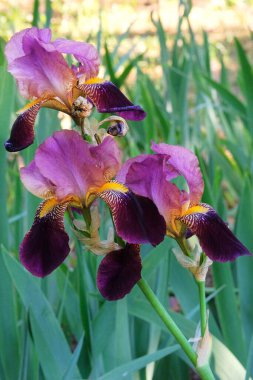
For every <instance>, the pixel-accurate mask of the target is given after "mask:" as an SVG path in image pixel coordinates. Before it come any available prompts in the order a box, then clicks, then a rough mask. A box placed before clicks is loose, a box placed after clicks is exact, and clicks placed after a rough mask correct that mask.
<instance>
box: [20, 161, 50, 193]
mask: <svg viewBox="0 0 253 380" xmlns="http://www.w3.org/2000/svg"><path fill="white" fill-rule="evenodd" d="M20 178H21V181H22V182H23V184H24V186H25V187H26V189H27V190H28V191H30V192H31V193H32V194H34V195H36V196H37V197H39V198H44V199H45V198H46V197H47V195H48V194H50V193H51V194H54V193H55V187H54V186H53V184H52V183H51V182H50V181H49V180H48V179H47V178H45V177H44V176H43V175H42V174H41V173H40V171H39V169H38V167H37V166H36V164H35V161H32V162H31V163H30V164H29V165H27V166H26V167H23V168H21V169H20Z"/></svg>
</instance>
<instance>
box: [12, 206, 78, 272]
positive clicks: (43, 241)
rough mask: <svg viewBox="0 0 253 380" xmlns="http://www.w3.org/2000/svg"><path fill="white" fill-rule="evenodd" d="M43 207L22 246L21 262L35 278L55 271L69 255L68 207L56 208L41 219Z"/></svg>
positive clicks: (37, 213) (20, 252)
mask: <svg viewBox="0 0 253 380" xmlns="http://www.w3.org/2000/svg"><path fill="white" fill-rule="evenodd" d="M42 205H43V203H42V204H41V206H40V207H39V208H38V210H37V212H36V216H35V219H34V223H33V225H32V227H31V229H30V231H29V232H28V233H27V234H26V236H25V237H24V240H23V242H22V244H21V246H20V251H19V254H20V261H21V263H22V264H23V265H24V267H25V268H26V269H27V270H28V271H29V272H31V273H32V274H33V275H34V276H38V277H44V276H47V275H48V274H50V273H51V272H52V271H53V270H55V269H56V268H57V267H58V266H59V265H60V264H61V263H62V262H63V261H64V260H65V258H66V257H67V255H68V253H69V250H70V249H69V244H68V241H69V237H68V235H67V234H66V232H65V230H64V223H63V216H64V211H65V209H66V205H58V206H56V207H55V208H54V209H53V210H52V211H51V212H50V213H48V214H47V215H46V216H44V217H42V218H40V217H39V213H40V209H41V207H42Z"/></svg>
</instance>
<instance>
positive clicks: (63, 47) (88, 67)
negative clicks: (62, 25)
mask: <svg viewBox="0 0 253 380" xmlns="http://www.w3.org/2000/svg"><path fill="white" fill-rule="evenodd" d="M53 45H54V47H55V48H56V50H57V51H59V52H60V53H66V54H72V55H73V56H74V57H75V58H76V60H77V61H78V62H79V63H80V64H81V66H80V67H79V68H78V71H77V72H78V73H80V74H83V75H84V76H85V80H87V79H90V78H92V77H96V76H97V75H98V70H99V64H100V61H99V56H98V51H97V49H96V48H95V46H93V45H91V44H89V43H86V42H76V41H71V40H66V39H64V38H59V39H57V40H55V41H54V42H53Z"/></svg>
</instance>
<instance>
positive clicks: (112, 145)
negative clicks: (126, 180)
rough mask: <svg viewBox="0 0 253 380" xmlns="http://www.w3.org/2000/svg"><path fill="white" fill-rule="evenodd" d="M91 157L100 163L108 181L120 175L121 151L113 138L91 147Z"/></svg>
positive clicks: (107, 138)
mask: <svg viewBox="0 0 253 380" xmlns="http://www.w3.org/2000/svg"><path fill="white" fill-rule="evenodd" d="M90 154H91V156H92V157H93V158H94V159H95V160H96V161H97V162H99V165H100V167H101V169H102V170H103V173H104V177H105V178H106V180H107V181H109V180H111V179H112V178H113V177H115V175H116V174H117V173H118V171H119V169H120V163H121V156H122V154H121V151H120V150H119V147H118V145H117V144H116V142H115V140H114V139H113V138H112V137H109V136H108V137H106V138H105V139H104V140H103V142H102V144H99V145H97V146H91V147H90Z"/></svg>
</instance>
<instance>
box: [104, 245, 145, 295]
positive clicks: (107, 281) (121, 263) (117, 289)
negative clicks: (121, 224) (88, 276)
mask: <svg viewBox="0 0 253 380" xmlns="http://www.w3.org/2000/svg"><path fill="white" fill-rule="evenodd" d="M141 268H142V265H141V256H140V247H139V246H138V245H133V244H127V245H126V246H125V248H122V249H120V250H118V251H113V252H110V253H108V254H107V255H106V256H105V258H104V259H103V260H102V261H101V263H100V265H99V268H98V274H97V287H98V289H99V291H100V293H101V294H102V296H103V297H104V298H105V299H107V300H109V301H115V300H118V299H120V298H123V297H125V295H126V294H128V293H129V292H130V291H131V290H132V288H133V286H134V285H135V284H136V282H137V281H139V280H140V279H141Z"/></svg>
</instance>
